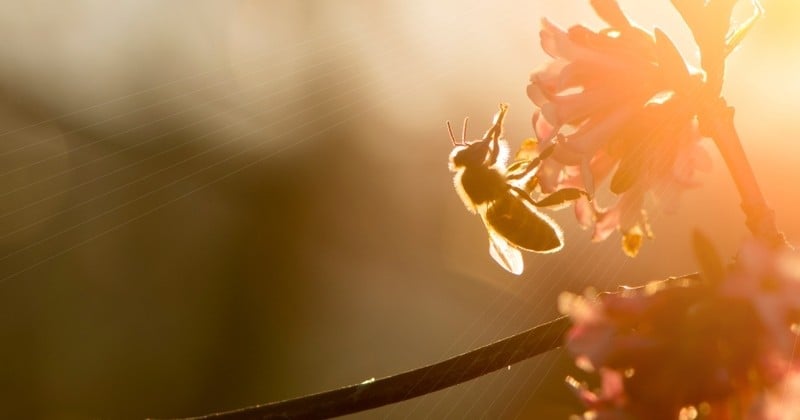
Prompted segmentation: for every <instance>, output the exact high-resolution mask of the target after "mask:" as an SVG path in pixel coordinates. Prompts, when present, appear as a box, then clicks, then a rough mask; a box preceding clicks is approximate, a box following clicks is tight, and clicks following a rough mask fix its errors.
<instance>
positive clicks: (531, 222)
mask: <svg viewBox="0 0 800 420" xmlns="http://www.w3.org/2000/svg"><path fill="white" fill-rule="evenodd" d="M486 220H487V221H488V222H489V224H490V225H491V227H492V228H493V229H494V230H495V231H497V233H499V234H500V235H502V236H503V237H505V238H506V239H507V240H508V241H509V242H511V243H512V244H513V245H515V246H517V247H518V248H521V249H524V250H527V251H536V252H548V251H554V250H557V249H559V248H561V246H562V239H561V230H560V228H559V227H558V226H557V225H556V224H555V223H554V222H553V221H551V220H550V218H549V217H547V216H545V215H543V214H541V213H539V212H537V211H536V210H534V209H532V208H530V207H529V206H528V205H526V204H525V202H523V201H522V200H521V199H520V198H518V197H516V196H515V195H514V194H513V193H511V192H510V191H509V192H508V193H507V194H505V195H504V196H503V197H502V198H501V199H498V200H497V201H495V202H494V203H492V205H491V206H489V208H488V209H487V211H486Z"/></svg>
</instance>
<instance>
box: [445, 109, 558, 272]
mask: <svg viewBox="0 0 800 420" xmlns="http://www.w3.org/2000/svg"><path fill="white" fill-rule="evenodd" d="M507 111H508V105H505V104H501V105H500V111H499V112H498V113H497V115H495V118H494V124H493V125H492V127H491V128H490V129H489V130H488V131H487V132H486V134H485V135H484V136H483V139H480V140H475V141H471V142H467V141H465V138H466V131H467V120H466V119H465V120H464V125H463V131H462V135H461V141H460V142H457V141H456V138H455V136H454V135H453V129H452V127H451V126H450V123H449V122H448V123H447V130H448V132H449V133H450V140H451V141H452V143H453V146H454V148H453V151H452V152H451V153H450V165H449V166H450V170H451V171H453V172H455V178H454V183H455V187H456V191H457V192H458V195H459V196H460V197H461V200H462V201H463V202H464V205H465V206H466V207H467V210H469V211H470V212H472V213H473V214H474V213H477V214H478V215H480V217H481V220H482V221H483V224H484V225H485V226H486V230H487V232H488V233H489V254H490V255H491V256H492V258H494V260H495V261H496V262H497V263H498V264H500V266H501V267H503V268H504V269H506V270H507V271H509V272H511V273H513V274H516V275H519V274H522V270H523V262H522V253H521V252H520V250H524V251H533V252H538V253H551V252H556V251H558V250H560V249H561V248H562V247H563V246H564V234H563V232H562V230H561V228H560V227H559V226H558V225H557V224H556V223H555V222H554V221H553V220H552V219H551V218H550V217H548V216H547V215H545V214H543V213H542V212H540V211H539V210H538V209H537V208H536V207H537V206H540V205H541V204H542V203H541V202H537V201H535V200H533V199H532V198H531V195H530V192H529V191H526V190H525V188H526V187H527V186H529V185H530V184H531V182H530V178H531V176H532V175H533V174H535V171H534V170H535V169H536V168H537V167H538V164H539V163H540V162H541V159H544V158H546V157H547V155H548V154H549V153H552V146H551V147H550V148H548V149H545V150H544V151H543V152H542V154H541V155H540V156H538V157H537V158H536V159H533V160H529V161H526V162H515V163H514V164H513V165H511V167H509V166H506V160H507V157H508V144H507V143H506V141H505V140H501V139H500V136H501V135H502V130H503V119H504V118H505V115H506V112H507ZM534 181H535V180H534ZM543 201H544V200H543Z"/></svg>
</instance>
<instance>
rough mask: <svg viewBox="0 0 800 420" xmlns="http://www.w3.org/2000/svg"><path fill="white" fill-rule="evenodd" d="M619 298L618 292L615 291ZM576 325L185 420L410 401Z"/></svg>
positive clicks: (553, 344)
mask: <svg viewBox="0 0 800 420" xmlns="http://www.w3.org/2000/svg"><path fill="white" fill-rule="evenodd" d="M699 280H700V276H699V275H698V274H697V273H694V274H687V275H684V276H679V277H670V278H668V279H665V280H661V281H659V282H654V283H650V284H648V285H645V286H638V287H632V288H627V287H626V288H624V289H623V291H624V292H625V293H635V292H637V291H645V292H646V291H647V290H652V287H654V286H655V285H656V283H658V284H659V285H658V287H687V286H692V285H693V284H696V282H698V281H699ZM610 293H619V292H610ZM571 325H572V323H571V321H570V319H569V318H568V317H560V318H556V319H554V320H552V321H550V322H546V323H544V324H541V325H538V326H536V327H533V328H531V329H529V330H527V331H523V332H521V333H519V334H515V335H513V336H511V337H508V338H504V339H502V340H499V341H496V342H494V343H492V344H489V345H487V346H484V347H481V348H478V349H475V350H472V351H469V352H466V353H463V354H460V355H458V356H455V357H452V358H450V359H447V360H444V361H441V362H439V363H434V364H432V365H428V366H425V367H421V368H418V369H414V370H410V371H408V372H404V373H400V374H397V375H394V376H389V377H386V378H382V379H378V380H372V381H365V382H362V383H360V384H355V385H350V386H346V387H344V388H339V389H334V390H331V391H325V392H320V393H318V394H312V395H307V396H305V397H299V398H294V399H291V400H285V401H278V402H273V403H268V404H263V405H256V406H253V407H248V408H241V409H238V410H233V411H226V412H222V413H216V414H209V415H205V416H200V417H191V418H186V419H183V420H245V419H248V420H250V419H304V420H311V419H326V418H331V417H337V416H343V415H345V414H352V413H357V412H359V411H365V410H369V409H372V408H377V407H381V406H384V405H389V404H393V403H397V402H400V401H405V400H410V399H412V398H415V397H419V396H421V395H425V394H430V393H432V392H436V391H439V390H442V389H445V388H449V387H451V386H453V385H458V384H460V383H463V382H467V381H469V380H472V379H475V378H478V377H481V376H483V375H486V374H488V373H491V372H494V371H496V370H500V369H502V368H504V367H506V366H510V365H513V364H515V363H518V362H521V361H523V360H527V359H530V358H531V357H534V356H537V355H539V354H542V353H545V352H547V351H550V350H554V349H557V348H559V347H561V344H562V343H563V342H564V335H565V333H566V332H567V330H568V329H569V328H570V327H571Z"/></svg>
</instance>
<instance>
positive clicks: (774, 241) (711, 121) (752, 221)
mask: <svg viewBox="0 0 800 420" xmlns="http://www.w3.org/2000/svg"><path fill="white" fill-rule="evenodd" d="M733 115H734V110H733V108H732V107H729V106H727V105H726V104H725V102H724V100H722V99H718V100H717V101H716V102H715V105H714V106H713V107H712V109H711V112H710V113H709V114H706V117H707V118H706V121H704V122H703V121H701V123H704V124H705V125H706V128H707V130H708V131H709V134H710V135H711V136H712V138H713V139H714V143H716V145H717V148H718V149H719V151H720V154H721V155H722V158H723V159H724V160H725V164H726V165H727V167H728V171H729V172H730V174H731V177H732V178H733V182H734V184H736V188H737V190H738V191H739V196H740V197H741V199H742V204H741V205H742V210H743V211H744V214H745V217H746V220H745V224H746V225H747V227H748V229H750V232H751V233H752V234H753V236H755V237H756V238H758V239H760V240H762V241H765V242H766V243H768V244H770V245H772V246H775V247H782V246H787V243H786V239H785V237H784V236H783V234H782V233H781V232H780V231H779V230H778V227H777V225H776V224H775V213H774V211H773V210H772V209H770V208H769V206H768V205H767V201H766V200H765V199H764V194H763V193H762V192H761V188H760V187H759V185H758V181H757V180H756V177H755V174H754V173H753V168H752V166H751V165H750V162H749V161H748V159H747V155H746V153H745V151H744V148H743V147H742V142H741V140H740V139H739V134H738V132H737V131H736V127H735V126H734V122H733Z"/></svg>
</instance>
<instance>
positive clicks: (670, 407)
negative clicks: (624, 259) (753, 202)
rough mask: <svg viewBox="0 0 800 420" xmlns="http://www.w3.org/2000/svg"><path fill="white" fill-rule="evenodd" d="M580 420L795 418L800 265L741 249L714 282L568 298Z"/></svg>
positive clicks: (799, 403)
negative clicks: (587, 377)
mask: <svg viewBox="0 0 800 420" xmlns="http://www.w3.org/2000/svg"><path fill="white" fill-rule="evenodd" d="M560 306H561V310H562V311H563V312H564V313H566V314H568V315H569V316H570V317H571V318H572V321H573V325H574V326H573V327H572V329H571V330H570V331H569V332H568V335H567V340H566V347H567V349H568V350H569V351H570V352H571V353H572V354H573V355H574V356H575V357H576V362H577V364H578V366H579V367H581V368H582V369H584V370H586V371H590V372H598V373H599V375H600V386H599V388H598V389H596V390H592V389H590V387H589V386H588V385H587V384H583V383H579V382H578V381H577V380H575V379H572V378H569V379H568V382H569V383H570V384H571V385H572V386H573V388H574V389H575V391H576V393H577V395H578V396H579V398H580V399H581V401H582V402H583V403H584V404H585V406H586V407H587V409H588V410H587V411H586V413H584V417H583V418H586V419H604V420H612V419H613V420H619V419H656V420H658V419H665V420H666V419H692V418H702V419H713V420H727V419H753V420H755V419H759V420H767V419H769V420H773V419H775V420H777V419H796V418H800V371H798V368H799V367H800V364H798V362H797V360H796V359H797V358H796V357H795V343H796V340H797V325H798V322H800V255H797V254H796V253H793V252H789V251H785V250H778V251H776V250H773V249H771V248H768V247H767V246H765V245H762V244H760V243H757V242H751V243H748V244H746V245H745V246H744V247H743V248H742V249H741V251H740V253H739V256H738V257H737V260H736V262H735V263H734V264H733V265H732V266H731V267H729V268H728V270H727V271H726V273H725V274H724V277H723V278H722V279H719V280H718V281H709V280H708V279H707V278H706V280H705V281H696V282H694V283H688V282H687V283H686V284H683V285H678V286H676V285H671V286H666V285H665V283H654V284H651V285H648V286H646V287H644V288H641V289H631V290H626V291H623V292H621V293H616V294H606V295H602V296H600V297H599V298H597V299H593V298H587V297H580V296H575V295H569V294H565V295H564V296H563V297H562V299H561V302H560Z"/></svg>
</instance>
